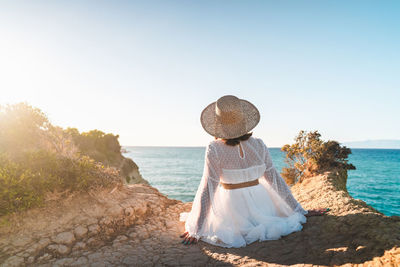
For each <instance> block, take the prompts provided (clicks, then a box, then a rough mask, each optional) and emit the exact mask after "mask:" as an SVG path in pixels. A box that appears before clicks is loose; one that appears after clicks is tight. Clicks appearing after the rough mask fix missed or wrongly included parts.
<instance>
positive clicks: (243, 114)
mask: <svg viewBox="0 0 400 267" xmlns="http://www.w3.org/2000/svg"><path fill="white" fill-rule="evenodd" d="M200 121H201V125H202V126H203V128H204V130H206V132H207V133H209V134H211V135H212V136H215V137H218V138H223V139H232V138H237V137H240V136H242V135H244V134H246V133H248V132H249V131H251V130H252V129H253V128H254V127H256V126H257V124H258V122H259V121H260V112H259V111H258V109H257V108H256V107H255V106H254V105H253V104H252V103H250V102H249V101H246V100H244V99H239V98H237V97H236V96H233V95H225V96H223V97H221V98H220V99H218V100H217V101H216V102H213V103H211V104H209V105H208V106H207V107H206V108H205V109H204V110H203V112H202V113H201V116H200Z"/></svg>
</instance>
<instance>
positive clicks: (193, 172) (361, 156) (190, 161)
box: [124, 146, 400, 216]
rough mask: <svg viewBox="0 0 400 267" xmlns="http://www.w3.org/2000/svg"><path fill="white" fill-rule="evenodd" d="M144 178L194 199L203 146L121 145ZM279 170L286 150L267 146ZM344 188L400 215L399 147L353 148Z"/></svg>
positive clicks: (387, 212)
mask: <svg viewBox="0 0 400 267" xmlns="http://www.w3.org/2000/svg"><path fill="white" fill-rule="evenodd" d="M124 148H125V149H126V150H127V153H125V156H127V157H130V158H131V159H133V160H134V161H135V162H136V163H137V164H138V166H139V171H140V173H141V174H142V176H143V178H144V179H146V180H147V181H148V182H149V183H150V184H151V185H152V186H154V187H156V188H157V189H158V190H159V191H160V192H162V193H163V194H165V195H167V196H168V197H169V198H174V199H179V200H182V201H184V202H190V201H193V199H194V196H195V194H196V191H197V188H198V186H199V183H200V179H201V176H202V172H203V167H204V165H203V164H204V153H205V148H204V147H129V146H127V147H124ZM269 151H270V154H271V157H272V160H273V162H274V165H275V166H276V167H277V169H278V170H281V169H282V168H283V167H284V166H285V163H284V158H285V153H284V152H282V151H281V150H280V148H269ZM349 162H350V163H352V164H353V165H354V166H356V170H350V171H349V172H348V174H349V175H348V180H347V189H348V191H349V193H350V195H351V196H352V197H354V198H357V199H361V200H364V201H365V202H366V203H367V204H369V205H371V206H373V207H374V208H376V209H377V210H379V211H381V212H382V213H384V214H385V215H387V216H391V215H398V216H400V149H355V148H354V149H352V154H350V155H349Z"/></svg>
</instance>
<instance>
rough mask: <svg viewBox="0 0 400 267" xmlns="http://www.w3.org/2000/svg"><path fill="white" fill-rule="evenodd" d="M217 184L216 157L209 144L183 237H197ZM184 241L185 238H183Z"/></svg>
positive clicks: (208, 210)
mask: <svg viewBox="0 0 400 267" xmlns="http://www.w3.org/2000/svg"><path fill="white" fill-rule="evenodd" d="M218 184H219V174H218V157H217V154H216V151H215V148H214V147H213V146H212V145H211V144H210V145H208V146H207V148H206V153H205V161H204V170H203V176H202V178H201V181H200V185H199V187H198V189H197V193H196V196H195V198H194V200H193V205H192V210H191V212H190V214H189V217H188V219H187V221H186V224H185V229H186V231H187V232H188V235H187V237H186V238H185V239H190V238H191V237H194V238H196V239H199V238H200V236H201V233H202V228H203V226H204V222H205V220H206V218H207V216H208V213H209V212H210V207H212V203H211V201H212V198H213V197H214V194H215V191H216V189H217V187H218ZM184 241H185V240H184Z"/></svg>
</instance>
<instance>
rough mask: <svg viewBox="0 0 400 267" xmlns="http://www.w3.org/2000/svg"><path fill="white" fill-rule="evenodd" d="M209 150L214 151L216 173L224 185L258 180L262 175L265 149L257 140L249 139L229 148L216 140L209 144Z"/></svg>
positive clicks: (264, 166) (259, 140)
mask: <svg viewBox="0 0 400 267" xmlns="http://www.w3.org/2000/svg"><path fill="white" fill-rule="evenodd" d="M209 147H210V148H209V149H214V150H215V154H214V155H215V157H211V158H210V160H212V161H215V166H216V173H217V176H218V177H215V178H216V179H218V178H220V179H221V181H222V182H224V183H231V184H234V183H242V182H247V181H251V180H254V179H257V178H259V177H260V176H262V175H263V173H264V171H265V169H266V165H265V147H264V143H263V141H262V140H261V139H259V138H254V137H250V138H249V139H248V140H246V141H241V142H240V144H239V145H236V146H231V145H227V144H225V142H224V141H223V140H220V139H217V140H214V141H212V142H210V144H209Z"/></svg>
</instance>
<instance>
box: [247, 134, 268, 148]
mask: <svg viewBox="0 0 400 267" xmlns="http://www.w3.org/2000/svg"><path fill="white" fill-rule="evenodd" d="M249 141H251V142H252V143H255V144H257V145H260V146H265V143H264V141H263V140H262V139H261V138H259V137H255V136H250V138H249Z"/></svg>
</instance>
